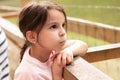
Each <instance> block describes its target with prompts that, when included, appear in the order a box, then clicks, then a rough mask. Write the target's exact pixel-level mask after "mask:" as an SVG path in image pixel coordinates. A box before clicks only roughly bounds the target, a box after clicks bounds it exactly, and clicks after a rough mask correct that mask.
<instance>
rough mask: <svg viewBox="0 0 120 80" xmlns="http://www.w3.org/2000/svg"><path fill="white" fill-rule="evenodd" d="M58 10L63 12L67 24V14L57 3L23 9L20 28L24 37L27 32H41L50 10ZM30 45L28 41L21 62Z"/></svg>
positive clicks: (32, 4) (34, 5)
mask: <svg viewBox="0 0 120 80" xmlns="http://www.w3.org/2000/svg"><path fill="white" fill-rule="evenodd" d="M50 9H56V10H58V11H60V12H62V13H63V14H64V16H65V22H66V23H67V19H66V14H65V11H64V9H63V8H62V7H61V6H59V5H58V4H56V3H53V2H50V1H42V2H34V3H31V4H29V5H27V6H26V7H24V8H23V9H22V11H21V12H20V15H19V28H20V31H21V32H22V33H23V35H24V36H25V37H26V32H27V31H29V30H31V31H34V30H36V31H37V33H39V32H40V30H41V29H42V27H43V26H44V24H45V23H46V20H47V16H48V10H50ZM29 45H30V42H28V41H27V40H26V42H25V44H24V46H23V48H22V50H21V52H20V55H21V60H22V57H23V55H24V51H25V50H26V48H27V47H28V46H29Z"/></svg>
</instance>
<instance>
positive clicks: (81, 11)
mask: <svg viewBox="0 0 120 80" xmlns="http://www.w3.org/2000/svg"><path fill="white" fill-rule="evenodd" d="M54 1H55V2H58V3H59V4H61V5H63V7H64V9H65V11H66V13H67V15H68V16H71V17H77V18H81V19H86V20H90V21H94V22H100V23H104V24H109V25H114V26H120V23H119V21H120V9H117V8H116V7H119V6H120V4H119V3H120V0H70V1H69V0H54ZM72 5H74V6H76V7H70V6H72ZM80 6H83V7H80ZM87 6H92V7H90V8H88V7H87ZM96 6H98V8H96ZM101 6H103V7H106V8H101ZM107 6H110V7H114V8H107Z"/></svg>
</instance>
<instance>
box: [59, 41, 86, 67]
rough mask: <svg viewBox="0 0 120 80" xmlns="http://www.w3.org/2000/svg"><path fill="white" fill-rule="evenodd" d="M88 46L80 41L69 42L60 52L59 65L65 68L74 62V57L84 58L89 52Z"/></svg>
mask: <svg viewBox="0 0 120 80" xmlns="http://www.w3.org/2000/svg"><path fill="white" fill-rule="evenodd" d="M87 49H88V47H87V44H86V43H85V42H83V41H80V40H67V42H66V44H65V46H64V48H63V49H62V50H61V51H60V52H58V55H57V62H58V64H60V65H62V66H65V65H66V64H69V63H71V62H72V61H73V56H77V55H78V56H83V55H85V53H86V52H87Z"/></svg>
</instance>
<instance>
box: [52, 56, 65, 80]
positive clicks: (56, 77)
mask: <svg viewBox="0 0 120 80" xmlns="http://www.w3.org/2000/svg"><path fill="white" fill-rule="evenodd" d="M62 72H63V66H60V65H59V64H58V61H57V58H55V59H54V61H53V64H52V78H53V79H52V80H62Z"/></svg>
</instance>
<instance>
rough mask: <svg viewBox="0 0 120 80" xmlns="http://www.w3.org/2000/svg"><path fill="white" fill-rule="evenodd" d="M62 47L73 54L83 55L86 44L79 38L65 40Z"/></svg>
mask: <svg viewBox="0 0 120 80" xmlns="http://www.w3.org/2000/svg"><path fill="white" fill-rule="evenodd" d="M64 49H68V50H70V51H72V53H73V55H74V56H76V55H78V56H83V55H85V53H86V52H87V50H88V46H87V44H86V43H85V42H83V41H81V40H67V42H66V45H65V47H64Z"/></svg>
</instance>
